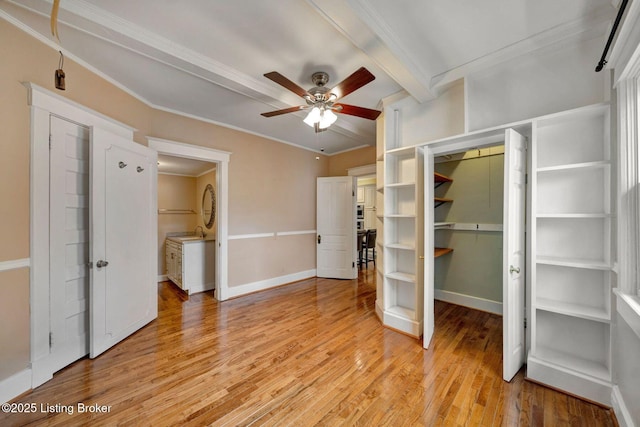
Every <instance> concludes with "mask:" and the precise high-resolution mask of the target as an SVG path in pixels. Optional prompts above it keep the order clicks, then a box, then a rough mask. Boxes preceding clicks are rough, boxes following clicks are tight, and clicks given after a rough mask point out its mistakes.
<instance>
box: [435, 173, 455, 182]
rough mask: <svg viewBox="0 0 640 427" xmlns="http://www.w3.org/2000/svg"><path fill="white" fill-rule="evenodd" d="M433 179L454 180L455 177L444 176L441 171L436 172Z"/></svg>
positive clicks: (437, 180) (440, 180)
mask: <svg viewBox="0 0 640 427" xmlns="http://www.w3.org/2000/svg"><path fill="white" fill-rule="evenodd" d="M433 181H434V182H453V179H451V178H449V177H448V176H444V175H442V174H441V173H438V172H434V173H433Z"/></svg>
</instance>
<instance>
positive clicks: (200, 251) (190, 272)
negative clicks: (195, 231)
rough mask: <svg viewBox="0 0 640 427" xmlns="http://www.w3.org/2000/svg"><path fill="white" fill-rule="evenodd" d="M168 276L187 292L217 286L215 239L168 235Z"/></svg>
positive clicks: (166, 244)
mask: <svg viewBox="0 0 640 427" xmlns="http://www.w3.org/2000/svg"><path fill="white" fill-rule="evenodd" d="M165 260H166V269H167V271H166V273H167V278H168V279H169V280H171V281H172V282H173V283H175V284H176V285H178V286H179V287H180V288H181V289H182V290H184V291H185V292H187V293H196V292H203V291H208V290H212V289H214V287H215V240H212V239H194V238H193V237H168V238H167V239H166V241H165Z"/></svg>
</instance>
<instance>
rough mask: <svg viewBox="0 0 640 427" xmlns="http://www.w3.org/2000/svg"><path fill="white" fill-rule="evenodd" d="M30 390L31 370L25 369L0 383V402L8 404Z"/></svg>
mask: <svg viewBox="0 0 640 427" xmlns="http://www.w3.org/2000/svg"><path fill="white" fill-rule="evenodd" d="M30 389H31V369H25V370H23V371H20V372H18V373H16V374H13V375H11V376H10V377H9V378H5V379H3V380H2V381H0V402H2V403H6V402H9V401H10V400H11V399H15V398H16V397H18V396H20V395H21V394H22V393H24V392H25V391H29V390H30Z"/></svg>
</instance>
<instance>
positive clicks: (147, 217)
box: [90, 128, 158, 357]
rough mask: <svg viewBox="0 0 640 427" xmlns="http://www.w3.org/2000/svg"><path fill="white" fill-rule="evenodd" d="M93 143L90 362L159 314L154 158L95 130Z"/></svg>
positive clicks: (148, 151) (150, 152)
mask: <svg viewBox="0 0 640 427" xmlns="http://www.w3.org/2000/svg"><path fill="white" fill-rule="evenodd" d="M91 138H92V141H91V213H90V215H91V216H90V217H91V220H92V223H91V260H92V262H93V268H92V269H91V276H92V285H91V292H90V298H91V322H90V329H91V337H90V356H91V357H96V356H97V355H99V354H100V353H102V352H104V351H105V350H107V349H108V348H110V347H111V346H113V345H114V344H116V343H118V342H119V341H121V340H123V339H124V338H126V337H127V336H129V335H130V334H132V333H133V332H135V331H137V330H138V329H140V328H141V327H142V326H144V325H146V324H147V323H148V322H150V321H151V320H153V319H155V318H156V317H157V314H158V307H157V283H156V282H157V277H156V274H157V243H156V233H157V153H156V152H155V151H154V150H151V149H149V148H147V147H144V146H142V145H139V144H135V143H133V142H132V141H128V140H126V139H124V138H122V137H120V136H117V135H115V134H111V133H109V132H107V131H104V130H102V129H98V128H92V133H91ZM107 263H108V264H107Z"/></svg>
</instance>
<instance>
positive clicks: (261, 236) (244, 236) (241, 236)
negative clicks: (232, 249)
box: [227, 233, 276, 240]
mask: <svg viewBox="0 0 640 427" xmlns="http://www.w3.org/2000/svg"><path fill="white" fill-rule="evenodd" d="M265 237H276V233H254V234H230V235H229V236H228V237H227V238H228V239H229V240H243V239H264V238H265Z"/></svg>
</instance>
